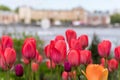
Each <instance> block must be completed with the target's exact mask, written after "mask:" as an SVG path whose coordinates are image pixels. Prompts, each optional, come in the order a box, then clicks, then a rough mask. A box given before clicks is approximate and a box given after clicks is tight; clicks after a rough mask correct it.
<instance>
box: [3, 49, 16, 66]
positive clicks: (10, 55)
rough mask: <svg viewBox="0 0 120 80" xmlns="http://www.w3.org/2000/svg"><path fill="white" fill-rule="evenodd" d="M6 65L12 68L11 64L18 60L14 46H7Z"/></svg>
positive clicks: (5, 53)
mask: <svg viewBox="0 0 120 80" xmlns="http://www.w3.org/2000/svg"><path fill="white" fill-rule="evenodd" d="M4 56H5V61H6V65H7V66H8V67H10V68H11V66H12V65H13V64H14V63H15V61H16V52H15V50H14V49H12V48H6V49H5V52H4Z"/></svg>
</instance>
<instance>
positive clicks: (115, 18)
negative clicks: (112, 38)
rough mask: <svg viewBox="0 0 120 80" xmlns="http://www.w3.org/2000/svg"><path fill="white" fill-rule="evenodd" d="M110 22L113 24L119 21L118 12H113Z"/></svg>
mask: <svg viewBox="0 0 120 80" xmlns="http://www.w3.org/2000/svg"><path fill="white" fill-rule="evenodd" d="M111 23H112V24H114V23H120V14H117V13H116V14H113V15H112V16H111Z"/></svg>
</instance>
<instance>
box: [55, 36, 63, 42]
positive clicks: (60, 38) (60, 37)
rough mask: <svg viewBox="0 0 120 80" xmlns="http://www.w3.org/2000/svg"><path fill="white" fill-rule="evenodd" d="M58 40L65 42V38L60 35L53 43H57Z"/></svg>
mask: <svg viewBox="0 0 120 80" xmlns="http://www.w3.org/2000/svg"><path fill="white" fill-rule="evenodd" d="M58 40H65V38H64V37H63V36H62V35H57V36H56V38H55V41H58Z"/></svg>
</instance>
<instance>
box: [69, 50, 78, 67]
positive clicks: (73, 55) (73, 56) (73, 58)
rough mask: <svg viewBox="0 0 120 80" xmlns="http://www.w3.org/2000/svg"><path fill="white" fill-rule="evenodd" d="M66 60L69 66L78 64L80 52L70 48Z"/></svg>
mask: <svg viewBox="0 0 120 80" xmlns="http://www.w3.org/2000/svg"><path fill="white" fill-rule="evenodd" d="M68 62H69V63H70V64H71V66H79V65H80V53H79V52H78V51H77V50H70V51H69V53H68Z"/></svg>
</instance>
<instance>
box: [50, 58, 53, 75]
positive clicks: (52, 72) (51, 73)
mask: <svg viewBox="0 0 120 80" xmlns="http://www.w3.org/2000/svg"><path fill="white" fill-rule="evenodd" d="M50 69H51V75H52V73H53V72H52V71H53V70H52V60H50Z"/></svg>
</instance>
